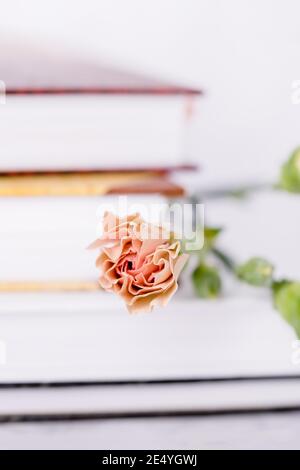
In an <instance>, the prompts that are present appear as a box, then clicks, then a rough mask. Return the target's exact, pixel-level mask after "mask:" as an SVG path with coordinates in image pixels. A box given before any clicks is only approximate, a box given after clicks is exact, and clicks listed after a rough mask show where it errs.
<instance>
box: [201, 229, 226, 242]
mask: <svg viewBox="0 0 300 470" xmlns="http://www.w3.org/2000/svg"><path fill="white" fill-rule="evenodd" d="M222 230H223V229H222V228H221V227H204V238H205V240H206V241H207V242H208V243H214V242H215V240H216V238H217V237H218V236H219V235H220V233H221V232H222Z"/></svg>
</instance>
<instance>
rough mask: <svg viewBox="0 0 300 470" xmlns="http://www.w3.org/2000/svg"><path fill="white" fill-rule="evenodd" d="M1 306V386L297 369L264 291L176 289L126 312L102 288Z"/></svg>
mask: <svg viewBox="0 0 300 470" xmlns="http://www.w3.org/2000/svg"><path fill="white" fill-rule="evenodd" d="M0 311H1V315H0V326H1V334H0V340H1V347H2V354H1V365H0V385H1V384H2V385H5V384H15V383H20V384H22V383H23V384H26V383H27V384H31V383H33V384H34V383H35V384H38V383H41V384H46V383H62V384H63V383H75V384H76V383H99V384H101V383H110V382H113V383H118V382H121V383H123V382H134V383H135V382H147V381H154V382H155V381H156V382H159V381H189V380H194V381H195V380H200V379H201V380H202V381H203V380H213V379H215V380H217V379H219V380H221V379H227V380H229V379H242V378H244V379H246V378H252V379H255V378H260V379H264V378H270V377H275V378H276V377H277V378H279V379H280V378H282V377H286V378H289V377H291V378H293V377H299V376H300V369H299V363H297V362H296V361H294V360H293V359H297V357H296V355H295V352H296V353H297V350H296V349H295V348H294V346H295V342H296V338H295V335H294V333H293V331H292V329H291V328H290V327H289V326H288V325H287V324H286V323H284V322H283V321H282V319H281V318H280V317H279V315H278V314H277V313H276V312H274V310H273V308H272V306H271V305H270V302H269V299H268V298H267V296H266V297H265V298H260V299H257V298H256V299H255V298H252V299H251V298H250V297H246V298H245V297H243V295H241V294H240V293H237V294H236V296H234V297H232V298H229V299H225V300H224V299H221V300H218V301H215V302H209V301H203V300H202V301H201V300H197V299H195V298H194V299H193V298H192V297H190V296H187V295H185V294H184V293H183V292H181V293H180V292H179V293H178V294H177V295H176V297H175V298H173V299H172V300H171V302H170V303H169V305H168V306H167V307H166V308H165V309H164V310H156V311H153V312H152V313H149V314H140V315H129V314H128V313H127V311H126V309H125V308H124V305H123V304H122V302H121V300H120V299H118V298H116V297H115V296H113V295H111V294H109V293H107V292H103V291H98V292H90V293H84V292H83V293H74V292H72V293H69V294H68V293H65V294H64V293H57V294H53V293H51V294H49V293H44V294H42V293H20V294H16V293H14V295H11V294H1V296H0ZM298 349H299V347H298ZM298 357H299V354H298ZM0 388H1V387H0Z"/></svg>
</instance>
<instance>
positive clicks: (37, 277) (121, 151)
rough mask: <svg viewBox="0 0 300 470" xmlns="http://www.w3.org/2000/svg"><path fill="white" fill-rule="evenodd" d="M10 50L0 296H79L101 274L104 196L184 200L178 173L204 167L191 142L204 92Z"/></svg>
mask: <svg viewBox="0 0 300 470" xmlns="http://www.w3.org/2000/svg"><path fill="white" fill-rule="evenodd" d="M2 48H3V50H2V51H1V52H3V53H1V58H0V66H1V77H0V78H1V80H2V81H3V82H4V83H5V87H6V101H5V104H3V105H1V107H0V140H1V153H2V159H1V161H0V207H1V213H2V214H3V218H2V223H1V229H0V230H1V239H2V243H1V258H2V260H3V269H2V270H1V274H0V283H1V284H0V290H2V291H5V290H10V291H13V290H20V289H21V290H24V289H27V288H28V289H31V288H34V289H37V288H38V286H40V288H42V287H43V288H46V289H47V286H48V288H51V286H52V287H53V288H58V286H59V285H60V286H61V288H62V289H63V288H66V289H67V288H69V289H73V288H74V289H75V288H76V287H77V288H78V286H79V284H78V282H79V281H80V280H81V281H82V284H81V286H82V288H83V289H86V288H87V285H89V284H86V282H87V281H90V280H91V279H93V278H94V277H95V273H94V271H93V270H92V269H91V263H90V262H87V260H90V258H88V257H87V255H86V250H85V247H86V246H87V244H88V243H89V242H90V240H92V239H93V238H95V228H96V226H97V223H98V220H97V207H98V206H99V205H100V203H101V200H102V199H101V198H102V197H104V196H107V195H118V194H126V195H145V194H146V195H160V196H161V197H162V198H166V199H167V198H169V197H180V196H182V195H183V194H184V192H185V191H184V188H183V187H181V186H180V185H178V184H176V183H175V182H174V181H173V180H172V174H173V173H174V172H175V171H176V172H179V171H188V170H190V171H191V170H194V169H195V167H194V165H192V164H191V161H190V160H189V155H188V146H187V138H188V134H189V126H190V124H191V119H192V118H193V112H194V106H195V104H196V101H197V98H198V97H199V95H200V94H201V92H200V91H199V90H195V89H192V88H187V87H182V86H177V85H174V84H171V83H167V82H164V81H161V80H156V79H153V78H149V77H147V76H142V75H139V74H136V73H131V72H127V71H123V70H119V69H116V68H114V67H111V66H104V65H97V64H91V63H87V62H85V61H82V60H80V61H78V60H75V59H72V58H70V57H67V58H66V57H63V56H61V55H59V54H55V55H52V54H51V53H49V52H48V51H47V52H45V51H44V50H39V49H37V48H34V49H33V48H30V49H28V50H27V49H25V50H24V48H22V49H20V48H16V47H13V48H12V46H11V45H5V47H4V46H2ZM150 200H151V198H150ZM70 279H73V281H74V283H72V282H70ZM47 280H48V281H49V282H50V281H51V284H48V285H47V284H45V282H46V281H47ZM39 281H43V284H41V283H40V284H39ZM56 281H59V282H60V283H57V282H56ZM92 286H93V284H91V285H90V288H91V289H92Z"/></svg>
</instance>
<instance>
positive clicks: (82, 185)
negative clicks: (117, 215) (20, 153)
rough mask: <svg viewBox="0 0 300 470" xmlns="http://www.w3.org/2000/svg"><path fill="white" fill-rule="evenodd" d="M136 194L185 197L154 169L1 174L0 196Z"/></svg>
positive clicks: (175, 185) (178, 188)
mask: <svg viewBox="0 0 300 470" xmlns="http://www.w3.org/2000/svg"><path fill="white" fill-rule="evenodd" d="M137 193H140V194H151V193H154V194H162V195H165V196H172V197H176V196H177V197H178V196H183V195H184V189H183V188H182V187H181V186H180V185H178V184H175V183H174V182H172V181H170V180H169V179H168V178H167V176H166V175H165V174H164V171H163V172H159V171H155V170H151V171H150V170H141V171H131V172H129V171H115V172H109V171H106V172H99V171H86V172H67V173H66V172H58V171H57V172H53V173H46V172H36V173H28V172H23V173H22V172H19V173H2V174H0V197H14V196H19V197H20V196H103V195H105V194H137Z"/></svg>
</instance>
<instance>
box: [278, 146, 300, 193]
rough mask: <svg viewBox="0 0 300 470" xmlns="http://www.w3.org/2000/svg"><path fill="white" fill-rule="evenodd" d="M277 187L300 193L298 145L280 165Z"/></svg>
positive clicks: (299, 152)
mask: <svg viewBox="0 0 300 470" xmlns="http://www.w3.org/2000/svg"><path fill="white" fill-rule="evenodd" d="M279 187H280V188H281V189H284V190H285V191H289V192H292V193H300V147H298V148H297V149H296V150H295V151H294V152H293V153H292V155H291V156H290V158H289V159H288V161H287V162H286V163H285V164H284V165H283V166H282V168H281V173H280V180H279Z"/></svg>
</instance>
